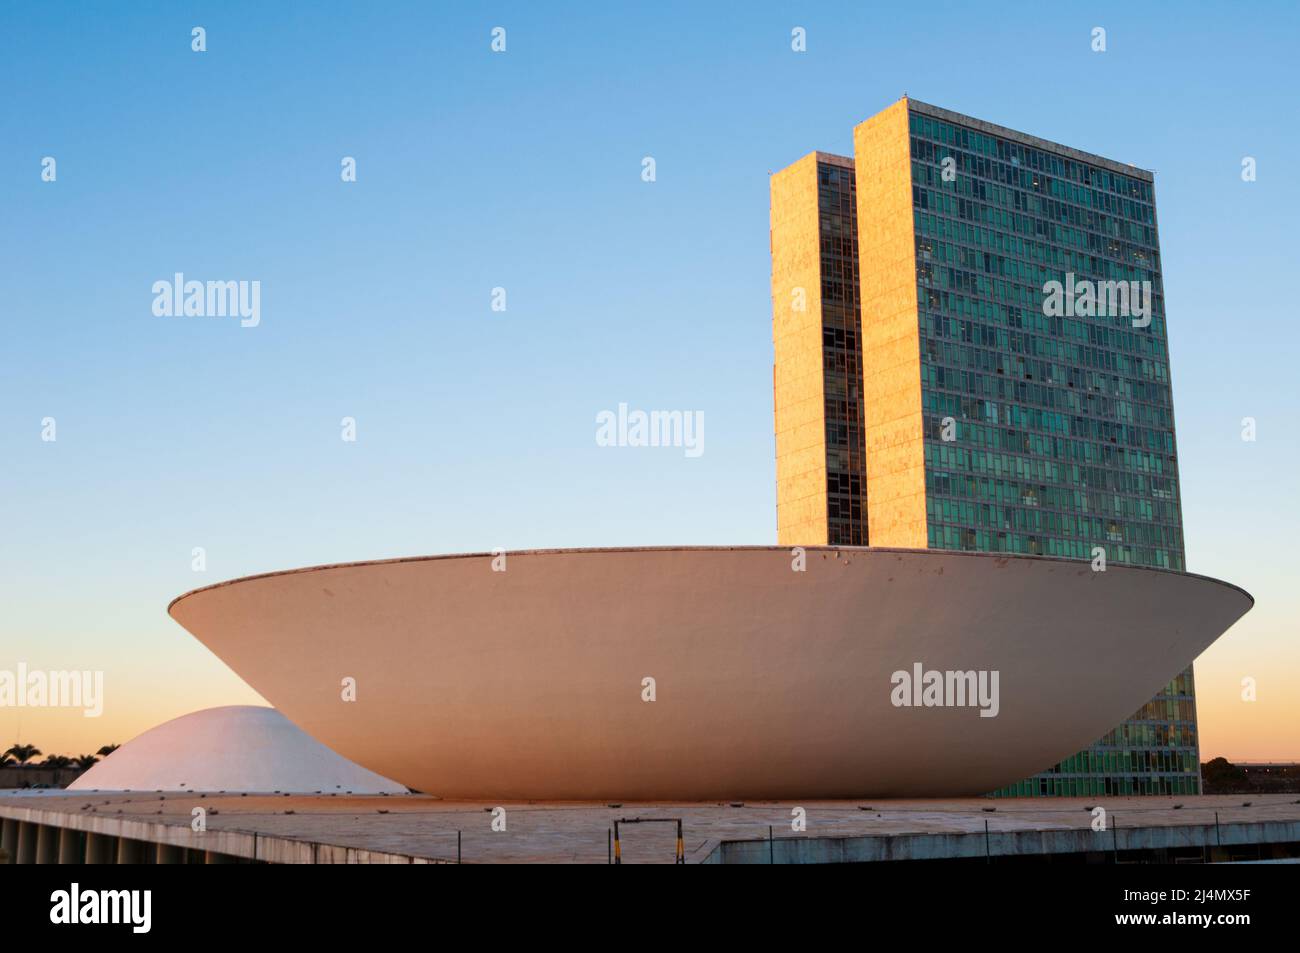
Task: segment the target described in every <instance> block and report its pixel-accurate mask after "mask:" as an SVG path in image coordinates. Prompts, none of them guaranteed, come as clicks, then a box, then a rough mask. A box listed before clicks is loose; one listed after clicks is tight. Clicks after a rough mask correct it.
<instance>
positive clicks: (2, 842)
mask: <svg viewBox="0 0 1300 953" xmlns="http://www.w3.org/2000/svg"><path fill="white" fill-rule="evenodd" d="M0 851H4V853H5V860H4V863H6V864H16V863H18V822H17V821H15V820H14V819H13V818H12V817H6V818H4V819H3V820H0Z"/></svg>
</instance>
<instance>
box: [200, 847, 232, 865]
mask: <svg viewBox="0 0 1300 953" xmlns="http://www.w3.org/2000/svg"><path fill="white" fill-rule="evenodd" d="M203 862H204V863H205V864H233V863H234V862H235V858H233V857H231V856H230V855H229V854H220V853H217V852H216V851H215V850H205V851H204V852H203Z"/></svg>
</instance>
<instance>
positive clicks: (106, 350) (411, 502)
mask: <svg viewBox="0 0 1300 953" xmlns="http://www.w3.org/2000/svg"><path fill="white" fill-rule="evenodd" d="M544 7H545V9H543V8H544ZM1298 21H1300V14H1297V10H1296V8H1295V6H1294V5H1292V4H1284V3H1276V4H1260V5H1252V4H1236V5H1232V6H1230V7H1227V6H1225V7H1224V8H1222V9H1220V8H1219V6H1218V5H1210V4H1196V3H1183V4H1155V5H1150V6H1144V7H1143V8H1141V9H1139V8H1138V6H1137V5H1133V4H1096V3H1089V4H1053V5H1051V6H1050V7H1048V6H1044V5H1039V4H1023V5H1017V4H999V5H995V6H994V5H988V4H971V5H959V4H926V5H924V6H914V7H903V6H899V5H897V4H890V5H865V4H776V3H745V4H741V3H734V4H696V3H656V4H653V5H642V6H638V7H635V8H626V9H625V8H623V7H622V5H614V4H594V3H593V4H558V5H543V4H450V3H440V4H429V3H423V4H416V3H411V4H405V3H383V4H364V5H363V4H321V5H311V6H308V5H292V6H291V5H288V4H255V3H223V4H220V5H217V4H183V3H166V4H163V3H156V4H147V3H133V4H129V5H109V4H93V5H92V4H60V3H52V4H41V5H39V6H36V7H33V6H30V5H19V4H15V3H9V4H5V5H4V6H3V7H0V81H3V84H4V89H5V90H6V94H5V96H4V97H3V101H2V102H0V254H2V255H3V259H4V262H5V267H4V268H3V269H0V300H3V302H4V308H3V311H2V312H0V313H2V316H3V322H4V325H3V327H4V347H3V349H0V519H2V520H3V534H2V535H0V665H3V666H7V667H12V664H13V662H12V661H6V660H8V659H14V660H17V659H23V660H25V661H27V662H28V663H29V664H31V665H33V666H36V665H44V666H47V667H57V668H88V667H102V668H104V669H105V670H106V678H107V685H108V690H109V692H110V693H116V694H117V697H118V699H119V707H118V709H117V710H118V711H119V712H121V714H120V715H119V716H117V720H115V721H112V722H110V715H109V714H106V715H105V718H104V719H103V720H102V723H100V724H88V723H86V722H84V721H82V720H80V719H77V720H72V719H70V718H64V716H62V715H60V714H58V713H32V712H28V713H27V715H26V717H27V719H28V721H27V723H26V725H25V726H24V727H22V731H23V734H24V735H25V736H31V739H32V740H36V741H37V742H38V743H39V742H41V741H42V740H43V739H46V744H47V745H48V746H50V747H52V748H55V747H60V746H65V747H73V746H82V747H90V745H91V741H92V740H97V739H99V735H101V734H104V733H105V732H107V733H108V734H111V735H112V737H105V738H102V739H100V740H98V741H97V743H96V745H95V746H97V744H98V743H103V742H104V741H109V740H124V738H125V737H129V736H130V735H131V734H133V733H135V732H136V731H138V730H142V729H143V728H145V727H148V726H149V725H151V724H153V723H155V722H157V721H159V720H161V719H162V718H165V717H169V716H171V715H175V714H180V713H182V712H184V711H188V710H191V709H192V708H194V707H199V703H210V704H217V703H220V702H226V701H241V700H246V699H248V698H251V697H253V696H252V695H251V693H250V692H248V690H247V689H246V688H244V687H243V686H242V683H241V682H240V681H239V680H238V679H237V678H236V677H235V676H233V675H232V674H230V673H229V672H228V671H227V670H226V669H225V668H224V666H222V665H221V663H219V662H218V661H216V660H215V659H214V658H213V657H212V656H211V655H209V654H208V653H207V652H206V650H204V649H202V648H201V647H199V646H197V644H196V643H194V642H193V640H191V639H190V637H189V636H188V635H186V634H185V633H184V632H183V631H182V630H181V629H180V628H179V627H178V626H176V625H175V624H174V623H172V622H171V621H170V619H168V617H167V616H166V614H165V611H164V610H165V606H166V604H167V602H168V601H169V600H170V599H171V598H172V597H174V596H175V595H177V594H179V593H180V592H183V591H185V590H188V589H190V588H193V587H194V586H196V585H201V584H206V583H210V582H215V581H219V580H221V579H226V578H230V577H233V576H239V575H244V574H247V573H252V572H260V571H268V570H274V569H280V568H287V567H292V566H299V565H309V564H316V563H324V562H333V561H346V560H355V559H370V558H381V557H390V556H401V555H413V554H422V553H439V552H455V551H466V550H485V549H491V548H492V547H494V546H505V547H509V548H524V547H542V546H590V545H624V544H629V545H630V544H672V543H683V544H690V543H770V542H774V541H775V493H774V463H773V439H772V394H771V362H772V344H771V330H770V321H771V302H770V296H769V270H768V268H769V263H768V234H767V230H768V220H767V215H768V192H767V190H768V174H769V173H770V172H772V171H775V170H776V169H779V168H781V167H782V166H784V165H786V164H788V163H790V162H792V161H793V160H795V159H797V158H798V157H800V156H801V155H803V154H805V153H807V152H808V151H810V150H812V149H823V150H826V151H833V152H841V153H849V152H851V148H852V146H851V141H852V130H853V126H854V125H855V124H856V123H857V122H860V121H861V120H863V119H865V118H866V117H868V116H869V115H871V114H873V113H874V112H876V111H878V110H880V109H882V108H884V107H885V106H887V105H889V104H890V103H891V102H893V101H894V100H896V99H897V98H898V97H899V96H900V95H902V94H903V93H904V92H907V93H908V94H910V95H911V96H913V97H915V98H918V99H922V100H925V101H927V102H931V103H934V104H936V105H940V106H944V107H947V108H950V109H954V110H957V111H960V112H964V113H967V114H970V115H974V116H978V117H980V118H982V119H986V120H989V121H991V122H996V123H1000V124H1003V125H1007V126H1010V127H1012V128H1016V129H1020V130H1023V131H1026V132H1030V133H1033V134H1035V135H1038V136H1041V137H1044V138H1047V139H1052V140H1056V141H1060V142H1065V143H1068V144H1070V145H1072V146H1076V147H1078V148H1081V149H1086V150H1089V151H1094V152H1098V153H1101V154H1103V155H1106V156H1109V157H1112V158H1115V159H1118V160H1121V161H1125V162H1130V163H1133V164H1135V165H1139V166H1142V167H1145V168H1150V169H1153V170H1155V172H1156V195H1157V203H1158V204H1157V207H1158V212H1159V218H1160V233H1161V235H1160V237H1161V243H1162V252H1163V256H1164V282H1165V288H1166V293H1167V301H1168V313H1169V328H1170V342H1171V350H1172V359H1173V380H1174V397H1175V406H1176V411H1177V420H1178V440H1179V449H1180V453H1181V469H1182V477H1183V505H1184V514H1185V520H1186V535H1187V550H1188V567H1189V569H1191V570H1192V571H1196V572H1203V573H1207V574H1211V575H1217V576H1220V577H1223V578H1226V579H1229V580H1231V581H1233V582H1236V583H1239V584H1241V585H1243V586H1245V587H1246V588H1247V589H1249V590H1251V591H1252V592H1254V594H1255V595H1256V597H1257V598H1258V599H1259V606H1258V607H1257V609H1256V610H1255V612H1254V613H1252V615H1251V616H1249V617H1248V618H1247V620H1245V621H1243V622H1242V623H1241V624H1240V625H1239V626H1238V627H1237V628H1236V629H1234V630H1233V632H1232V633H1231V634H1230V635H1229V636H1228V637H1227V638H1225V639H1224V640H1221V642H1220V643H1219V644H1218V645H1217V646H1215V647H1214V648H1213V649H1211V651H1210V653H1207V657H1206V658H1205V659H1203V660H1202V663H1201V664H1200V665H1198V677H1199V678H1200V679H1201V684H1202V701H1201V707H1202V721H1203V723H1204V724H1203V743H1204V744H1205V745H1206V747H1207V748H1210V747H1213V746H1214V744H1218V745H1219V747H1221V748H1222V749H1223V750H1222V751H1213V752H1210V751H1207V753H1226V754H1229V755H1235V756H1238V757H1242V756H1246V755H1251V756H1258V757H1281V756H1289V757H1300V736H1297V732H1296V729H1295V725H1296V724H1298V723H1300V701H1297V700H1296V699H1297V696H1300V692H1297V691H1296V689H1295V686H1296V684H1297V681H1296V680H1297V679H1300V651H1298V650H1297V649H1296V647H1295V642H1296V640H1295V638H1294V636H1295V619H1296V615H1297V610H1300V596H1297V595H1296V593H1295V591H1294V586H1293V584H1292V582H1291V568H1290V567H1291V563H1292V559H1293V554H1294V546H1295V541H1296V539H1297V531H1298V530H1300V520H1298V519H1297V517H1296V515H1295V505H1294V494H1295V489H1296V473H1297V463H1298V462H1300V460H1298V457H1300V454H1298V452H1297V449H1296V442H1295V438H1294V435H1293V432H1292V428H1293V423H1292V421H1293V419H1294V416H1295V413H1296V410H1297V387H1296V383H1295V381H1296V359H1295V357H1294V355H1295V354H1296V353H1297V347H1296V345H1297V331H1296V325H1295V313H1294V311H1295V304H1294V299H1295V296H1294V294H1293V293H1291V291H1290V289H1289V288H1288V287H1287V284H1288V283H1289V282H1290V280H1291V275H1292V273H1293V271H1294V268H1295V263H1296V239H1295V223H1296V222H1297V220H1298V219H1300V216H1298V215H1297V213H1298V212H1300V208H1298V206H1300V200H1298V198H1297V186H1296V178H1295V173H1294V171H1293V170H1292V168H1291V164H1292V162H1293V158H1294V156H1296V155H1297V154H1300V142H1297V139H1298V138H1300V137H1298V135H1297V132H1296V125H1295V122H1294V119H1293V116H1294V111H1295V100H1296V93H1297V88H1298V85H1300V84H1298V83H1297V69H1296V57H1295V53H1294V45H1295V41H1296V38H1297V36H1298V35H1300V31H1298V30H1297V26H1300V23H1298ZM195 26H203V27H204V28H205V29H206V31H207V51H206V52H204V53H195V52H193V51H192V50H191V48H190V43H191V32H190V31H191V29H192V28H193V27H195ZM495 26H503V27H505V29H506V31H507V33H506V37H507V50H506V52H505V53H502V54H494V53H493V52H491V50H490V49H489V43H490V39H491V37H490V31H491V29H492V28H493V27H495ZM796 26H802V27H804V28H805V29H806V30H807V37H808V50H807V52H806V53H795V52H793V51H792V50H791V48H790V31H791V29H792V28H793V27H796ZM1095 26H1102V27H1104V28H1105V29H1106V31H1107V50H1106V52H1105V53H1094V52H1093V51H1092V49H1091V46H1090V33H1091V30H1092V28H1093V27H1095ZM44 156H53V157H55V158H56V160H57V163H58V165H57V172H58V177H57V181H55V182H42V181H41V176H40V172H41V160H42V157H44ZM343 156H354V157H355V158H356V160H357V173H358V181H357V182H355V183H347V184H345V183H343V182H341V181H340V175H339V172H340V160H341V158H342V157H343ZM645 156H653V157H654V158H655V160H656V164H657V180H656V181H655V182H653V183H647V182H644V181H642V178H641V162H642V158H643V157H645ZM1244 156H1253V157H1255V158H1256V159H1257V162H1258V181H1255V182H1252V183H1244V182H1242V180H1241V176H1240V169H1241V160H1242V158H1243V157H1244ZM177 271H181V272H184V273H185V274H186V275H187V276H188V277H191V278H198V279H244V280H253V279H256V280H260V281H261V283H262V320H261V325H260V326H259V327H257V328H251V329H244V328H240V327H239V326H238V323H237V322H236V321H232V320H228V319H215V318H188V319H186V318H160V317H156V316H154V315H153V313H152V311H151V307H150V306H151V303H152V299H153V295H152V293H151V290H150V289H151V286H152V284H153V282H154V281H157V280H159V279H170V277H171V276H172V274H173V273H174V272H177ZM494 287H504V288H505V289H506V290H507V302H508V306H507V311H506V312H504V313H500V312H493V311H492V310H491V308H490V295H491V290H492V288H494ZM620 402H627V403H629V404H630V405H632V406H633V407H645V408H672V409H684V410H699V411H703V413H704V416H705V419H706V422H707V423H706V436H705V447H706V452H705V453H704V454H703V456H701V457H699V458H698V459H688V458H686V457H685V456H684V454H682V453H681V451H679V450H677V451H674V450H649V449H646V450H625V451H621V452H613V451H608V450H604V449H602V448H599V447H597V446H596V444H595V441H594V432H595V415H596V413H597V412H599V411H600V410H603V409H612V408H615V407H617V405H618V403H620ZM47 416H52V417H54V418H56V420H57V426H58V440H57V442H55V443H47V442H42V441H41V439H40V422H41V420H42V418H44V417H47ZM344 416H352V417H355V418H356V420H357V427H358V440H357V441H356V442H355V443H344V442H343V441H341V440H340V437H339V432H340V427H339V421H340V419H341V418H342V417H344ZM1244 416H1253V417H1255V418H1257V420H1258V428H1259V438H1258V440H1257V441H1256V442H1254V443H1243V442H1242V441H1241V439H1240V421H1241V418H1242V417H1244ZM195 546H203V547H205V548H206V550H207V554H208V569H207V572H206V573H203V574H196V573H194V572H192V571H191V569H190V553H191V549H192V548H193V547H195ZM1246 674H1249V675H1253V676H1256V677H1259V678H1261V679H1265V678H1266V677H1267V678H1269V679H1271V681H1270V682H1269V689H1268V692H1267V694H1266V693H1265V690H1264V686H1263V684H1261V701H1260V703H1258V704H1257V705H1256V706H1255V707H1254V708H1252V709H1249V710H1248V713H1247V714H1245V715H1240V718H1244V719H1245V720H1244V721H1240V724H1241V725H1242V726H1244V727H1241V728H1240V730H1238V731H1236V733H1235V734H1232V735H1230V736H1229V735H1228V734H1223V735H1222V736H1221V737H1220V738H1218V739H1216V738H1215V735H1214V732H1215V730H1216V729H1215V728H1214V725H1213V722H1214V719H1213V718H1212V717H1209V715H1210V713H1211V712H1214V711H1216V710H1218V709H1216V707H1215V705H1216V703H1215V701H1214V698H1213V697H1209V695H1208V694H1207V693H1211V692H1213V691H1218V692H1219V693H1220V694H1222V695H1225V697H1226V696H1230V695H1231V696H1233V697H1232V698H1231V699H1229V701H1224V702H1223V705H1222V709H1223V712H1224V714H1223V715H1222V716H1220V723H1221V724H1222V725H1227V724H1228V723H1229V722H1231V723H1233V724H1237V723H1238V721H1239V720H1240V719H1239V718H1238V715H1232V716H1231V717H1229V714H1228V713H1229V712H1238V713H1239V711H1240V709H1241V705H1240V703H1239V702H1238V701H1237V700H1236V699H1235V695H1234V693H1235V688H1234V686H1235V685H1236V683H1237V682H1238V681H1239V679H1240V677H1242V675H1246ZM1266 697H1267V699H1268V700H1269V705H1268V706H1267V707H1266V706H1265V704H1264V702H1265V698H1266ZM1283 697H1284V698H1285V699H1286V701H1285V703H1283V701H1282V698H1283ZM1275 700H1276V702H1277V704H1278V705H1279V706H1280V707H1272V706H1273V704H1274V701H1275ZM113 710H114V709H113V707H112V705H111V697H110V709H109V712H110V714H111V713H112V711H113ZM60 719H63V720H60ZM1279 721H1281V722H1282V723H1283V724H1284V726H1285V727H1284V728H1282V729H1279V728H1277V725H1278V723H1279ZM18 727H19V726H18V725H17V721H16V719H15V718H14V716H13V713H12V712H0V736H3V735H4V733H5V732H10V733H13V731H14V730H16V729H17V728H18ZM38 735H39V736H40V737H37V736H38ZM64 739H66V743H65V740H64ZM1261 739H1262V740H1261ZM1212 742H1213V743H1212ZM1257 742H1258V743H1257Z"/></svg>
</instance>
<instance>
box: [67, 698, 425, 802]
mask: <svg viewBox="0 0 1300 953" xmlns="http://www.w3.org/2000/svg"><path fill="white" fill-rule="evenodd" d="M68 789H69V790H73V791H280V792H284V793H290V792H292V793H297V794H303V793H315V792H317V791H319V792H322V793H325V794H342V793H352V794H405V793H406V788H404V787H402V785H400V784H398V783H397V782H395V781H390V780H388V779H387V778H385V777H381V776H380V775H378V774H375V773H374V772H373V771H367V770H366V769H365V768H363V767H361V766H360V765H358V764H353V763H352V762H351V761H349V760H347V759H346V758H344V757H343V756H342V755H339V754H336V753H334V752H333V751H331V750H330V749H329V748H327V747H325V746H324V745H323V744H321V743H320V742H319V741H317V740H316V739H315V738H312V737H311V736H310V735H308V734H307V733H306V732H304V731H302V729H300V728H298V726H297V725H295V724H293V722H291V721H289V719H288V718H285V717H284V715H282V714H280V713H279V712H278V711H276V710H275V709H274V708H261V707H258V706H252V705H230V706H227V707H224V708H207V709H204V710H203V711H196V712H191V713H190V714H188V715H182V716H181V717H179V718H173V719H172V720H171V721H168V722H165V723H163V724H161V725H158V726H157V727H156V728H150V729H149V730H148V731H146V732H145V733H144V734H142V735H140V736H138V737H136V738H133V739H132V740H131V741H129V742H127V743H126V744H124V745H122V747H121V748H119V749H117V750H116V751H114V752H113V753H112V754H111V755H109V756H108V757H107V758H105V759H104V760H103V761H101V762H100V763H99V764H97V765H95V766H94V767H93V768H91V769H90V770H89V771H87V772H86V773H85V774H83V775H82V776H81V777H79V778H77V780H76V781H74V782H72V784H70V785H68Z"/></svg>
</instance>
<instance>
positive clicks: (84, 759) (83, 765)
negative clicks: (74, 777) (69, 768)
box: [73, 754, 99, 771]
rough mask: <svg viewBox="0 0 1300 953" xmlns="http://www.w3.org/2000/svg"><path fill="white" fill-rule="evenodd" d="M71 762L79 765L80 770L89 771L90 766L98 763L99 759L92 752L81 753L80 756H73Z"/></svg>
mask: <svg viewBox="0 0 1300 953" xmlns="http://www.w3.org/2000/svg"><path fill="white" fill-rule="evenodd" d="M73 763H74V764H76V766H77V767H79V768H80V769H81V770H82V771H89V770H90V769H91V768H93V767H94V766H95V765H96V764H98V763H99V759H98V758H96V757H95V756H94V755H93V754H83V755H82V756H81V757H80V758H74V759H73Z"/></svg>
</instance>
